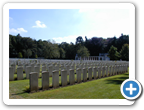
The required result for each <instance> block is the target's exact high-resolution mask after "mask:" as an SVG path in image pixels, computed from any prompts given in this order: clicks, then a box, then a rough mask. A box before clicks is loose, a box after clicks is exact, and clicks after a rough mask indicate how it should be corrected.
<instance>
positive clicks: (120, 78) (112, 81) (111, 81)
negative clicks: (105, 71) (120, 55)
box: [106, 74, 129, 84]
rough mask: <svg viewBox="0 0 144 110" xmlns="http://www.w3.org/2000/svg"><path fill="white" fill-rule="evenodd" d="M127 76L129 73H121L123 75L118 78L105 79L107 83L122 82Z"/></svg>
mask: <svg viewBox="0 0 144 110" xmlns="http://www.w3.org/2000/svg"><path fill="white" fill-rule="evenodd" d="M128 78H129V74H123V76H121V77H118V78H110V79H107V80H106V83H107V84H122V82H123V81H124V80H126V79H128Z"/></svg>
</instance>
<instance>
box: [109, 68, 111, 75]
mask: <svg viewBox="0 0 144 110" xmlns="http://www.w3.org/2000/svg"><path fill="white" fill-rule="evenodd" d="M110 75H111V66H109V76H110Z"/></svg>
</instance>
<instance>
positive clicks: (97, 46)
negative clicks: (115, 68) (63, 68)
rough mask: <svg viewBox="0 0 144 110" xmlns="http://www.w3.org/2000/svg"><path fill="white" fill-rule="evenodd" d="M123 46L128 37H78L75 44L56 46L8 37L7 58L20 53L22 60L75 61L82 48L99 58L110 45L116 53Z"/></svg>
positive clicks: (33, 40) (28, 39)
mask: <svg viewBox="0 0 144 110" xmlns="http://www.w3.org/2000/svg"><path fill="white" fill-rule="evenodd" d="M110 37H111V36H110ZM124 44H129V35H123V34H121V36H120V37H119V38H117V37H113V38H107V39H103V38H102V37H101V38H99V37H92V38H90V39H88V38H87V37H86V36H85V41H84V40H83V38H82V36H78V37H77V39H76V43H75V44H74V43H72V42H71V43H67V42H62V43H60V44H57V43H55V41H50V40H48V41H46V40H43V41H42V40H41V39H40V40H38V41H36V40H35V39H32V38H30V37H21V36H20V34H18V35H17V36H13V35H9V57H10V58H16V57H18V53H19V52H21V54H22V56H23V57H24V58H28V57H31V58H36V55H37V56H38V57H42V58H50V59H75V55H76V53H77V51H78V50H79V49H80V48H81V47H82V46H84V47H86V48H87V49H88V51H89V54H90V55H91V56H99V53H108V51H109V50H110V47H111V46H112V45H113V46H114V47H116V48H117V52H119V53H121V52H120V51H121V49H122V46H123V45H124ZM121 58H122V59H123V60H127V58H124V55H121ZM114 59H117V58H114Z"/></svg>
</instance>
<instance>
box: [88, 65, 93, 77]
mask: <svg viewBox="0 0 144 110" xmlns="http://www.w3.org/2000/svg"><path fill="white" fill-rule="evenodd" d="M88 78H89V80H92V68H91V67H90V68H88Z"/></svg>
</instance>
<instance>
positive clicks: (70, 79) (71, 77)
mask: <svg viewBox="0 0 144 110" xmlns="http://www.w3.org/2000/svg"><path fill="white" fill-rule="evenodd" d="M69 72H70V74H69V82H70V85H72V84H74V83H75V75H74V69H70V70H69Z"/></svg>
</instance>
